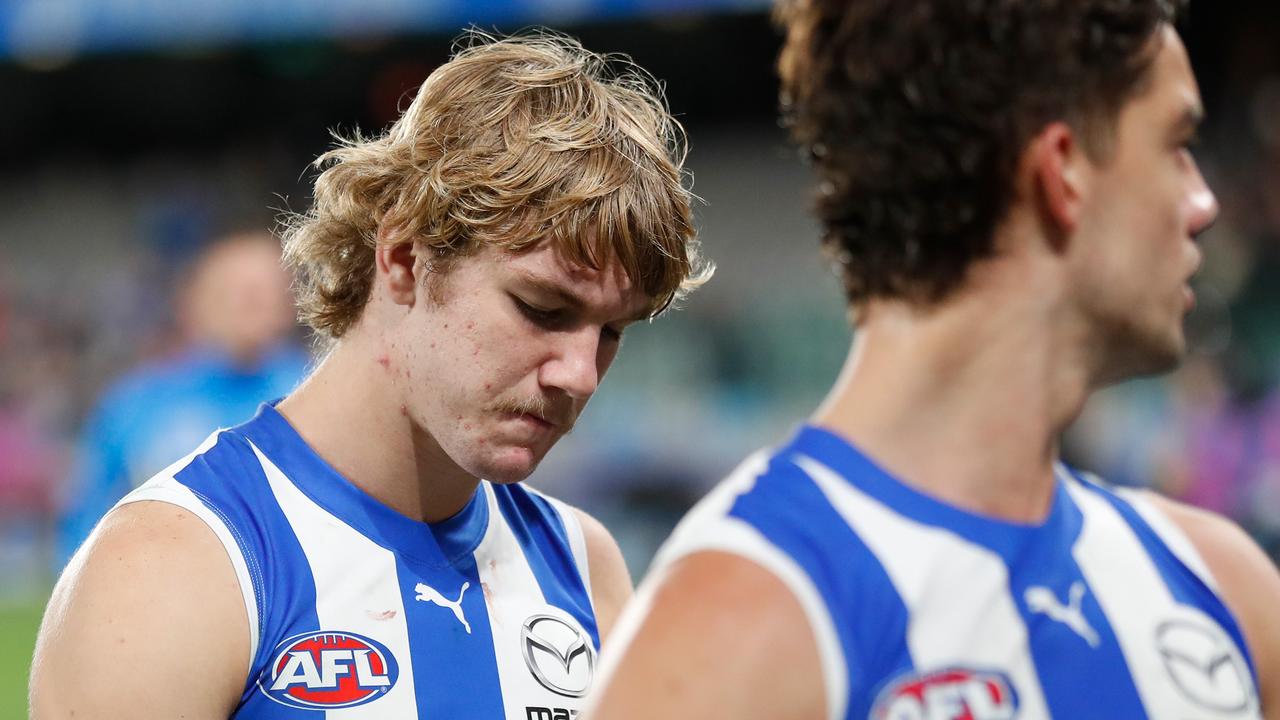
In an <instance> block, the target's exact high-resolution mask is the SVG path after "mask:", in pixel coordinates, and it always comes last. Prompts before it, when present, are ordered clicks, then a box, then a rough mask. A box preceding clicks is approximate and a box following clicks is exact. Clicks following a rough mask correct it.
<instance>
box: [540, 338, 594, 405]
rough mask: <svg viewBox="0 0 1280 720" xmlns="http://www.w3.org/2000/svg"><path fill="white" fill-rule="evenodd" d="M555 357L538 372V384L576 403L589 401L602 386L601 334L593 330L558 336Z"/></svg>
mask: <svg viewBox="0 0 1280 720" xmlns="http://www.w3.org/2000/svg"><path fill="white" fill-rule="evenodd" d="M555 343H556V345H555V348H554V352H553V353H552V355H551V357H550V358H549V359H548V360H547V361H546V362H544V363H543V364H542V366H541V367H540V368H539V369H538V382H539V383H540V384H541V385H542V386H543V387H547V388H555V389H557V390H560V391H562V392H563V393H564V394H566V395H568V396H569V397H571V398H573V399H575V400H586V399H587V398H589V397H591V394H592V393H594V392H595V391H596V387H598V386H599V385H600V367H599V364H598V363H599V359H600V334H599V332H598V331H597V330H595V329H594V328H592V327H584V328H581V329H578V330H575V331H573V332H565V333H558V334H557V335H556V338H555Z"/></svg>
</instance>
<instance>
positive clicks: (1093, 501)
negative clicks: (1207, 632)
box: [1067, 482, 1245, 718]
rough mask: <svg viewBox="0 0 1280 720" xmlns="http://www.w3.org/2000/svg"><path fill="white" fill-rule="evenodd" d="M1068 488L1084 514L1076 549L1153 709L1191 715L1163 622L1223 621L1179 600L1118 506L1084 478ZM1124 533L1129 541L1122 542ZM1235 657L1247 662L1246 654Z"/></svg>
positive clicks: (1160, 714)
mask: <svg viewBox="0 0 1280 720" xmlns="http://www.w3.org/2000/svg"><path fill="white" fill-rule="evenodd" d="M1067 490H1068V491H1069V492H1070V493H1071V499H1072V500H1074V501H1075V503H1076V505H1077V506H1078V507H1079V508H1080V511H1081V513H1083V515H1084V527H1083V528H1082V529H1081V530H1080V539H1079V540H1078V541H1077V542H1076V545H1075V548H1074V549H1073V555H1074V556H1075V559H1076V563H1077V564H1079V566H1080V571H1081V572H1082V573H1083V574H1084V577H1085V580H1086V581H1088V583H1089V587H1090V589H1091V590H1092V592H1093V594H1094V597H1095V598H1097V601H1098V604H1099V605H1100V606H1101V607H1102V611H1103V613H1105V614H1106V616H1107V619H1108V622H1109V623H1110V625H1111V629H1112V631H1113V632H1115V635H1116V639H1117V640H1118V641H1119V643H1120V649H1121V651H1122V652H1123V653H1124V657H1125V662H1127V663H1128V664H1129V670H1130V674H1131V675H1132V676H1133V682H1134V685H1135V687H1137V689H1138V695H1139V697H1141V698H1142V704H1143V706H1144V707H1145V709H1146V711H1147V715H1148V716H1149V717H1152V718H1182V717H1186V713H1187V711H1188V705H1187V703H1186V702H1185V701H1184V700H1183V699H1182V697H1181V695H1180V693H1179V691H1178V690H1176V689H1174V688H1173V687H1171V686H1170V683H1169V680H1168V673H1167V672H1166V671H1165V668H1164V661H1163V660H1162V659H1161V657H1160V651H1159V647H1158V645H1157V642H1156V639H1157V632H1158V626H1159V625H1161V624H1162V623H1164V622H1166V621H1169V620H1170V619H1175V618H1186V619H1188V620H1191V621H1192V622H1194V623H1195V624H1196V625H1199V626H1208V627H1217V624H1216V623H1215V622H1214V621H1213V620H1211V619H1210V618H1209V617H1208V616H1206V615H1205V614H1204V613H1203V612H1202V611H1200V610H1199V609H1197V608H1193V607H1191V606H1188V605H1182V604H1179V603H1178V602H1176V601H1175V599H1174V597H1173V595H1172V594H1171V593H1170V592H1169V588H1168V586H1167V585H1166V584H1165V582H1164V578H1162V577H1161V576H1160V571H1159V570H1158V569H1157V568H1156V566H1155V564H1154V563H1153V562H1152V561H1151V558H1150V556H1149V555H1148V554H1147V553H1146V551H1145V550H1144V549H1143V547H1142V543H1141V541H1139V539H1138V538H1137V537H1136V536H1135V535H1134V534H1133V531H1132V529H1131V528H1130V527H1129V524H1128V523H1127V522H1125V520H1124V518H1122V517H1121V516H1120V514H1119V513H1118V512H1116V510H1115V508H1114V507H1112V506H1111V505H1110V504H1109V503H1108V502H1107V501H1105V500H1103V499H1102V498H1101V497H1099V496H1098V495H1097V494H1096V493H1094V492H1092V491H1090V490H1088V489H1086V488H1084V487H1081V486H1080V484H1079V483H1078V482H1068V483H1067ZM1121 537H1124V538H1126V539H1128V541H1127V542H1116V539H1117V538H1121ZM1233 654H1234V648H1233ZM1235 659H1236V662H1237V664H1238V666H1239V667H1245V664H1244V661H1243V659H1242V658H1239V657H1238V655H1236V657H1235ZM1196 713H1197V716H1198V717H1200V718H1213V717H1240V716H1241V715H1240V712H1239V711H1236V712H1232V713H1224V714H1221V715H1219V714H1218V713H1214V712H1212V711H1210V709H1209V708H1207V707H1203V706H1198V707H1197V708H1196Z"/></svg>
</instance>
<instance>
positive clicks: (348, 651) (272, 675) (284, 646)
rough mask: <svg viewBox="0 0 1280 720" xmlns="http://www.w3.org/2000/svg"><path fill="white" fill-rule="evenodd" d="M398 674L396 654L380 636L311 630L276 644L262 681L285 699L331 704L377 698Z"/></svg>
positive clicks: (309, 705)
mask: <svg viewBox="0 0 1280 720" xmlns="http://www.w3.org/2000/svg"><path fill="white" fill-rule="evenodd" d="M399 676H400V668H399V667H397V665H396V659H395V656H394V655H392V654H391V651H390V650H388V649H387V648H386V646H385V645H383V644H382V643H380V642H378V641H376V640H371V639H369V638H367V637H365V636H363V635H357V634H355V633H350V632H327V631H326V632H309V633H302V634H301V635H294V636H293V637H291V638H288V639H287V640H285V641H284V642H282V643H280V644H279V645H277V646H276V653H275V657H274V658H272V660H271V664H270V665H269V666H267V668H266V669H265V670H263V672H262V675H261V676H260V677H259V678H258V687H259V688H260V689H261V690H262V692H263V693H264V694H265V695H266V696H267V697H269V698H271V699H272V700H275V701H276V702H278V703H280V704H282V705H288V706H289V707H296V708H304V709H308V710H327V709H330V708H345V707H354V706H356V705H363V704H365V703H368V702H373V701H374V700H377V699H378V698H380V697H382V696H383V695H384V694H385V693H386V692H387V691H388V690H390V689H391V688H392V687H393V686H394V685H395V684H396V678H398V677H399Z"/></svg>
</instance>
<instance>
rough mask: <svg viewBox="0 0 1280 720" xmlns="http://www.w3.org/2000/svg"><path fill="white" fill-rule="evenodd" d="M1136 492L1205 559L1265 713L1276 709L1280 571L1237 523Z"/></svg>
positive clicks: (1279, 659)
mask: <svg viewBox="0 0 1280 720" xmlns="http://www.w3.org/2000/svg"><path fill="white" fill-rule="evenodd" d="M1140 496H1141V497H1142V498H1143V499H1145V500H1147V501H1148V502H1150V503H1151V504H1152V505H1153V506H1154V507H1156V508H1158V509H1159V510H1160V511H1161V512H1162V513H1164V515H1165V516H1166V517H1168V519H1169V520H1170V521H1172V522H1173V523H1174V524H1175V525H1176V526H1177V527H1178V528H1179V529H1180V530H1181V531H1182V532H1183V533H1185V534H1186V536H1187V538H1188V539H1189V540H1190V541H1191V544H1192V545H1193V546H1194V547H1195V549H1196V551H1197V552H1198V553H1199V554H1200V556H1201V557H1202V558H1203V560H1204V563H1205V565H1206V566H1207V567H1208V570H1209V572H1210V573H1211V575H1212V578H1213V580H1214V581H1216V583H1217V590H1218V592H1219V593H1220V594H1221V595H1222V599H1223V601H1224V602H1226V604H1227V606H1228V607H1229V608H1230V609H1231V611H1232V613H1233V614H1234V615H1235V616H1236V619H1237V620H1238V621H1239V622H1240V625H1241V629H1242V630H1243V631H1244V634H1245V638H1246V640H1247V642H1248V644H1249V650H1250V652H1251V653H1252V654H1253V657H1254V663H1255V664H1256V666H1257V669H1258V678H1259V679H1260V680H1261V682H1262V683H1263V687H1262V688H1261V691H1262V696H1263V701H1264V704H1265V703H1267V702H1268V701H1269V702H1270V707H1268V712H1269V713H1275V712H1277V709H1278V708H1280V625H1277V624H1276V623H1274V622H1273V616H1274V614H1275V608H1276V606H1277V604H1280V571H1278V570H1277V568H1276V566H1275V564H1274V563H1273V562H1272V561H1271V559H1270V558H1268V557H1267V555H1266V554H1265V553H1264V552H1263V551H1262V548H1260V547H1258V545H1257V544H1256V543H1255V542H1254V541H1253V540H1252V539H1251V538H1250V537H1249V536H1248V535H1247V534H1245V532H1244V531H1243V530H1241V529H1240V527H1239V526H1238V525H1236V524H1235V523H1233V522H1231V521H1230V520H1228V519H1226V518H1224V517H1222V516H1221V515H1218V514H1216V513H1212V512H1209V511H1207V510H1201V509H1199V508H1194V507H1191V506H1189V505H1185V504H1183V503H1179V502H1175V501H1173V500H1170V499H1168V498H1165V497H1162V496H1160V495H1157V494H1156V493H1153V492H1142V493H1140Z"/></svg>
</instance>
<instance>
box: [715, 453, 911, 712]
mask: <svg viewBox="0 0 1280 720" xmlns="http://www.w3.org/2000/svg"><path fill="white" fill-rule="evenodd" d="M729 516H730V517H735V518H738V519H740V520H743V521H745V522H746V523H748V524H750V525H751V526H752V527H754V528H756V529H757V530H759V531H760V532H761V533H762V534H763V535H764V536H765V537H766V538H768V539H769V541H770V542H771V543H773V544H774V545H775V546H777V547H778V549H780V550H782V551H783V552H785V553H786V554H787V555H789V556H790V557H791V558H792V559H793V560H795V562H796V563H798V564H799V565H800V567H802V568H803V569H804V571H805V573H806V574H807V575H808V576H809V579H810V580H811V581H812V582H813V584H814V585H815V586H816V587H817V590H818V592H819V594H821V596H822V599H823V602H824V603H825V604H826V606H827V607H828V608H829V609H830V611H831V619H832V621H833V622H834V623H835V627H836V632H837V634H838V635H839V636H840V637H839V639H840V646H841V648H842V649H843V651H844V656H845V661H846V663H847V665H848V669H849V690H850V692H849V698H850V703H849V708H848V711H847V714H846V717H848V718H865V717H867V715H868V713H870V712H871V702H872V701H873V700H874V698H875V696H876V694H877V693H878V692H879V687H868V681H869V679H878V678H892V677H894V676H896V675H898V674H899V673H901V672H902V671H904V670H906V669H908V668H910V667H911V666H912V661H911V656H910V651H909V650H908V648H907V645H906V627H907V609H906V606H905V605H904V604H903V602H902V599H901V597H900V596H899V595H898V592H897V589H896V588H895V587H894V585H893V582H892V581H891V580H890V579H889V576H888V575H887V574H886V573H885V570H884V567H883V566H881V564H880V561H879V560H878V559H876V556H875V553H873V552H871V550H870V548H868V547H867V546H866V544H865V543H863V542H862V539H861V538H859V537H858V536H857V534H855V533H854V532H853V530H852V529H851V528H850V527H849V525H848V523H846V522H845V521H844V519H843V518H842V517H840V515H839V513H837V512H836V510H835V509H834V508H833V507H832V506H831V505H830V503H828V502H827V499H826V496H824V495H823V494H822V491H821V490H820V489H819V488H818V487H817V486H816V485H815V484H814V482H813V480H811V479H810V478H809V476H808V475H806V474H805V473H804V472H803V471H801V470H800V469H799V468H797V467H796V466H794V465H792V464H791V463H790V462H788V461H787V460H785V459H783V458H779V457H774V458H773V459H771V460H770V464H769V468H768V469H767V470H766V471H765V472H764V473H763V474H762V475H760V477H759V478H757V479H756V483H755V485H754V486H753V487H752V488H751V489H750V490H748V491H747V492H745V493H743V494H742V495H740V496H738V498H737V499H736V501H735V502H734V504H733V507H732V508H731V509H730V511H729Z"/></svg>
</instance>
